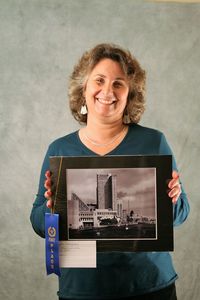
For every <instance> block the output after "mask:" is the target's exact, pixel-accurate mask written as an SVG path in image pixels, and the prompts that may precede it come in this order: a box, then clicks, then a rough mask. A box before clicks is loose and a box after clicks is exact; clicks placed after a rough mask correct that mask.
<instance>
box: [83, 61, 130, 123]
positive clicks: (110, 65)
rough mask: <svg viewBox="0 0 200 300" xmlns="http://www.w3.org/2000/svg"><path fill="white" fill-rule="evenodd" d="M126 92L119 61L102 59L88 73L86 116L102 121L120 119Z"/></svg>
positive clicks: (125, 82)
mask: <svg viewBox="0 0 200 300" xmlns="http://www.w3.org/2000/svg"><path fill="white" fill-rule="evenodd" d="M128 92H129V85H128V80H127V78H126V75H125V74H124V72H123V70H122V68H121V66H120V65H119V63H117V62H116V61H113V60H111V59H107V58H105V59H102V60H101V61H100V62H99V63H98V64H97V65H96V66H95V67H94V69H93V70H92V72H91V73H90V74H89V76H88V79H87V82H86V86H85V93H84V96H85V99H86V104H87V108H88V118H90V117H95V118H99V119H101V120H103V121H104V122H106V121H108V122H110V121H115V120H117V119H118V120H119V119H122V117H123V112H124V109H125V107H126V104H127V97H128ZM88 120H89V119H88Z"/></svg>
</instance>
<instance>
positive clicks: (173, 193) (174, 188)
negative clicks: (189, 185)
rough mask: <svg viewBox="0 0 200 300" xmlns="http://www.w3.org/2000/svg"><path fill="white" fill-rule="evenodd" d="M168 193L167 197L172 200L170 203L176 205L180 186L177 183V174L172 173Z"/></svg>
mask: <svg viewBox="0 0 200 300" xmlns="http://www.w3.org/2000/svg"><path fill="white" fill-rule="evenodd" d="M168 187H169V189H170V191H169V192H168V195H169V197H170V198H171V199H172V203H174V204H175V203H176V202H177V200H178V197H179V196H180V194H181V185H180V181H179V174H178V173H177V172H176V171H173V172H172V179H170V181H169V183H168Z"/></svg>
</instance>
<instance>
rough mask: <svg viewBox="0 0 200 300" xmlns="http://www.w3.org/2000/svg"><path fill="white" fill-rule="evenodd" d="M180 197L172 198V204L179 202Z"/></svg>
mask: <svg viewBox="0 0 200 300" xmlns="http://www.w3.org/2000/svg"><path fill="white" fill-rule="evenodd" d="M179 196H180V195H176V196H175V197H173V198H172V203H173V204H175V203H176V202H177V201H178V198H179Z"/></svg>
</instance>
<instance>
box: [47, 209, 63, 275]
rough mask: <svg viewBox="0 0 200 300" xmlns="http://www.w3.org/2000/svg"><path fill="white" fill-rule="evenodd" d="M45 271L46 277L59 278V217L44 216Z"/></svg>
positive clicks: (52, 215) (48, 214)
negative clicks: (55, 276) (52, 275)
mask: <svg viewBox="0 0 200 300" xmlns="http://www.w3.org/2000/svg"><path fill="white" fill-rule="evenodd" d="M45 241H46V270H47V275H49V274H51V273H55V274H56V275H58V276H60V267H59V215H58V214H51V213H46V214H45Z"/></svg>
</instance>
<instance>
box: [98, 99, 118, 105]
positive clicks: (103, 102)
mask: <svg viewBox="0 0 200 300" xmlns="http://www.w3.org/2000/svg"><path fill="white" fill-rule="evenodd" d="M96 99H97V100H98V101H99V102H100V103H102V104H108V105H109V104H112V103H114V102H116V99H115V98H112V99H109V100H107V99H104V98H96Z"/></svg>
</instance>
